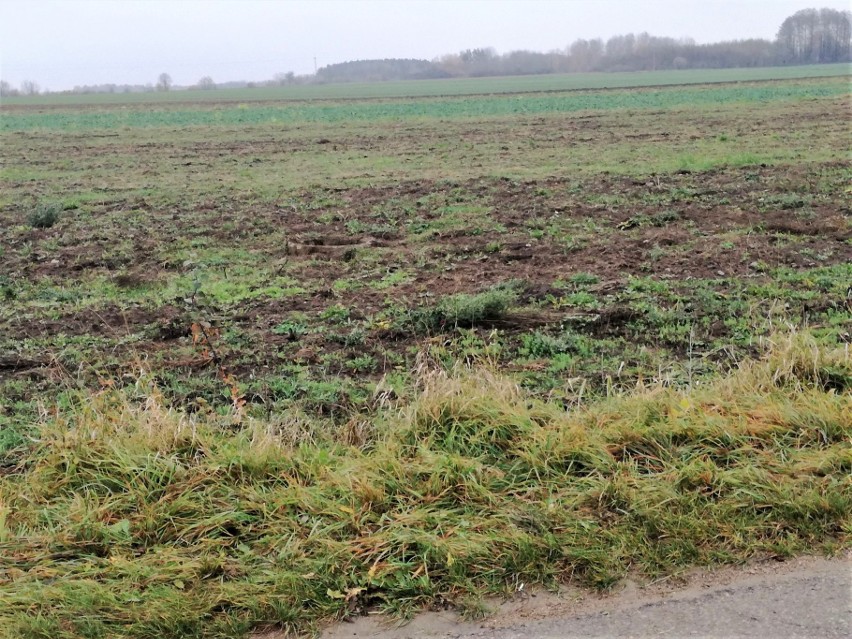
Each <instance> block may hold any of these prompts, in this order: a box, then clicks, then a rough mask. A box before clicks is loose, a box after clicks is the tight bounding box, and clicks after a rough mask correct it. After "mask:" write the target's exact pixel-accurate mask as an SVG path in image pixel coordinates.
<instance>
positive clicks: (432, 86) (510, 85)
mask: <svg viewBox="0 0 852 639" xmlns="http://www.w3.org/2000/svg"><path fill="white" fill-rule="evenodd" d="M849 72H850V65H849V64H848V63H836V64H820V65H813V64H809V65H805V66H788V67H754V68H745V69H685V70H678V71H645V72H635V71H632V72H622V73H612V72H607V73H570V74H547V75H520V76H508V77H506V76H499V77H484V78H450V79H446V80H404V81H396V82H350V83H331V84H305V85H298V84H297V85H290V86H278V87H267V86H264V87H255V88H252V89H248V88H247V89H224V90H213V91H211V90H202V89H188V90H175V91H165V92H159V93H120V92H119V93H100V94H83V95H80V94H51V95H36V96H15V97H9V98H6V103H7V104H10V105H28V106H36V105H40V106H49V105H54V106H59V105H72V104H73V105H82V104H93V105H94V104H139V103H147V104H150V103H179V102H256V101H272V100H275V101H279V100H317V99H324V100H328V99H346V100H351V99H353V98H414V97H417V98H423V97H436V96H460V95H484V94H506V93H529V92H553V91H575V90H582V89H624V88H631V87H652V86H667V85H684V84H709V83H723V82H757V81H762V80H791V79H797V78H815V77H833V76H834V77H840V76H848V75H849Z"/></svg>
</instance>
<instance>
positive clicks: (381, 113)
mask: <svg viewBox="0 0 852 639" xmlns="http://www.w3.org/2000/svg"><path fill="white" fill-rule="evenodd" d="M848 93H849V84H848V82H847V81H846V79H845V78H830V79H825V80H819V81H809V82H803V83H796V84H792V83H786V84H745V85H726V86H715V87H677V88H665V89H653V90H651V89H648V90H619V91H607V92H561V93H552V94H544V93H539V94H525V95H495V96H478V97H474V98H471V97H467V98H459V97H455V98H443V99H421V100H388V101H381V102H379V101H346V102H314V103H311V102H298V103H292V102H291V103H277V104H264V103H255V104H250V105H249V104H239V105H234V106H225V107H223V106H221V105H219V106H216V107H213V106H210V107H200V106H193V107H176V106H174V105H171V106H168V107H162V108H156V109H151V108H150V106H148V107H146V108H144V109H142V108H140V109H126V108H122V109H104V110H99V111H92V110H85V111H77V110H71V109H69V110H50V111H39V112H36V111H27V110H25V111H15V112H6V113H3V114H2V117H0V131H7V132H8V131H29V130H33V129H49V130H62V131H69V130H91V129H116V128H123V127H131V128H139V127H162V126H167V127H185V126H234V125H243V126H244V125H252V124H268V123H281V124H295V123H302V122H323V123H334V122H344V121H366V122H371V121H377V120H405V119H412V118H414V119H419V118H483V117H486V118H491V117H506V116H515V115H524V114H526V115H529V114H548V113H568V112H576V111H587V110H613V109H669V108H678V107H686V106H694V105H708V104H722V103H760V102H767V101H776V100H795V99H807V98H816V97H833V96H840V95H844V94H848Z"/></svg>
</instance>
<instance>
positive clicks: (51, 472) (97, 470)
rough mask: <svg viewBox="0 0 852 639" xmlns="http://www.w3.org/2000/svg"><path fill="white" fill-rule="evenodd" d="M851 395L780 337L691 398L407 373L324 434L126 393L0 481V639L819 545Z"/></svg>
mask: <svg viewBox="0 0 852 639" xmlns="http://www.w3.org/2000/svg"><path fill="white" fill-rule="evenodd" d="M850 385H852V357H850V353H849V352H848V348H846V347H842V346H841V347H838V348H836V349H834V350H832V349H827V348H825V347H819V346H817V344H816V343H815V342H814V341H812V340H811V339H810V338H809V337H808V335H806V334H798V335H779V336H776V337H775V338H773V340H771V342H770V343H768V344H767V354H766V356H765V357H764V358H762V359H760V360H756V361H751V362H746V363H744V364H743V365H742V366H741V367H740V369H739V370H738V371H736V372H735V373H733V374H732V375H730V376H729V377H727V378H724V379H717V380H716V381H714V382H712V383H709V384H707V385H704V386H695V387H693V388H691V389H689V390H688V391H682V390H676V389H672V388H665V387H653V388H645V389H641V390H637V391H636V392H635V393H632V394H629V395H624V396H618V397H611V398H609V399H607V400H603V401H599V402H597V403H594V404H591V405H588V406H584V407H582V408H579V409H576V410H573V411H571V412H566V411H565V410H563V409H562V408H561V407H560V406H556V405H554V404H550V403H546V402H542V401H539V400H536V399H533V398H531V397H530V396H529V395H528V394H527V393H525V392H524V391H523V390H522V389H521V388H519V387H518V386H517V385H516V384H514V383H513V382H511V381H509V380H508V379H506V378H505V377H502V376H500V375H498V374H495V373H492V372H489V371H483V370H459V371H457V372H455V373H453V374H447V373H442V372H427V373H424V374H423V376H422V377H421V380H420V388H419V392H418V393H417V396H416V399H415V400H413V401H412V402H411V403H410V404H409V405H407V406H404V407H401V408H399V407H398V408H396V409H390V408H389V409H386V410H385V411H384V412H382V413H381V415H382V416H381V419H380V420H379V421H377V422H376V423H373V424H370V425H368V426H367V425H364V424H363V423H361V422H359V421H358V419H357V416H353V422H352V423H351V428H346V429H343V430H342V431H341V432H339V433H336V432H330V431H328V430H327V429H323V428H315V427H314V426H313V425H312V423H311V422H310V420H308V419H307V418H305V417H304V416H298V415H295V416H292V418H285V419H279V421H278V422H276V423H268V422H262V421H253V420H249V419H246V420H244V421H243V423H242V424H241V425H238V426H235V425H234V423H233V420H232V419H231V418H230V417H229V416H227V415H225V416H222V415H217V414H215V413H212V412H209V413H203V412H202V413H196V414H193V415H190V414H187V413H184V412H180V411H176V410H172V409H169V408H168V407H167V406H165V404H164V402H163V400H162V399H161V398H160V397H159V395H158V393H157V391H156V389H155V388H152V387H151V386H149V385H147V384H145V383H143V382H140V384H139V385H138V386H137V388H136V389H135V391H134V392H129V393H128V392H118V391H113V390H107V391H104V392H102V393H100V394H98V395H94V396H81V397H80V398H79V405H78V406H77V408H76V409H74V410H68V411H63V412H62V413H61V414H58V415H53V416H50V417H47V418H45V420H44V423H43V424H42V427H41V430H40V435H39V439H38V441H36V442H33V443H32V445H31V448H30V450H28V451H27V452H26V454H23V455H21V456H20V460H21V461H20V464H19V465H18V466H17V467H14V468H11V469H6V470H4V471H3V472H4V474H3V475H2V476H0V634H2V635H3V636H8V637H48V636H49V637H51V638H52V639H57V638H64V637H157V638H158V639H162V638H163V637H240V636H245V635H246V634H247V633H248V632H249V631H250V630H251V629H252V628H256V627H258V626H263V625H275V626H278V627H282V628H285V629H289V630H291V631H293V632H294V633H303V632H304V633H307V632H310V631H311V629H312V628H314V627H315V626H314V624H316V623H319V622H322V621H324V620H329V619H332V618H339V617H343V616H346V615H350V614H356V613H357V612H358V611H359V610H361V609H363V608H365V607H367V606H379V607H381V608H384V609H386V610H387V611H390V612H395V613H398V614H407V613H410V612H411V611H413V610H414V609H416V608H418V607H422V606H428V605H430V604H434V603H439V602H447V601H449V602H452V603H461V604H464V602H467V604H464V605H471V604H470V602H471V601H473V602H475V601H476V598H477V597H479V596H482V595H484V594H486V593H489V592H490V593H494V592H504V591H507V590H511V589H513V588H514V587H516V585H517V584H518V583H519V582H524V583H539V584H544V585H553V584H555V583H558V582H564V581H568V580H572V581H575V582H579V583H583V584H587V585H589V586H593V587H607V586H609V585H611V584H613V583H614V582H615V581H616V580H618V579H619V578H620V577H621V576H623V575H624V574H625V572H626V571H627V570H628V569H629V568H638V569H640V570H642V571H644V572H645V573H647V574H649V575H656V574H663V573H668V572H671V571H675V570H677V569H679V568H681V567H684V566H689V565H696V564H709V563H714V562H740V561H744V560H746V559H748V558H749V557H752V556H755V555H766V554H769V555H778V556H783V555H789V554H792V553H796V552H800V551H803V550H805V549H807V550H821V551H824V552H832V551H834V550H836V549H838V548H839V547H841V546H844V545H846V543H847V541H848V534H849V532H850V526H852V524H851V523H850V514H852V481H850V471H852V452H851V451H850V436H852V417H850V416H852V394H850ZM355 431H357V433H356V434H357V437H355V436H354V435H353V433H355ZM352 441H357V442H358V443H359V446H357V447H356V446H353V445H351V443H347V442H352Z"/></svg>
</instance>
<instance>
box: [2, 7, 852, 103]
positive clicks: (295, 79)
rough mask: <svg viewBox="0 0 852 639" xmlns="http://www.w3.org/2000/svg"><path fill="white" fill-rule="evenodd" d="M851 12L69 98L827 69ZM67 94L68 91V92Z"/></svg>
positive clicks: (23, 89)
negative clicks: (713, 34) (761, 25)
mask: <svg viewBox="0 0 852 639" xmlns="http://www.w3.org/2000/svg"><path fill="white" fill-rule="evenodd" d="M850 52H852V12H849V11H837V10H835V9H803V10H802V11H798V12H797V13H795V14H793V15H791V16H790V17H788V18H787V19H786V20H784V22H783V23H782V24H781V27H780V28H779V29H778V33H777V35H776V37H775V39H774V40H764V39H758V38H753V39H749V40H732V41H728V42H716V43H712V44H696V43H695V41H694V40H692V39H690V38H685V39H675V38H665V37H658V36H652V35H650V34H648V33H640V34H639V35H635V34H632V33H631V34H628V35H619V36H615V37H612V38H609V39H608V40H606V41H604V40H602V39H600V38H596V39H594V40H577V41H575V42H574V43H573V44H571V45H569V46H568V47H566V48H565V49H561V50H557V51H550V52H547V53H539V52H536V51H511V52H509V53H504V54H498V53H497V52H496V51H495V50H494V49H492V48H480V49H467V50H466V51H462V52H460V53H453V54H449V55H444V56H441V57H439V58H436V59H435V60H412V59H399V58H393V59H386V60H357V61H353V62H342V63H339V64H330V65H328V66H325V67H322V68H320V69H319V70H318V71H317V72H316V74H310V75H296V74H295V73H293V72H292V71H288V72H286V73H284V72H282V73H277V74H275V76H274V77H273V78H272V79H271V80H267V81H261V82H249V81H245V80H240V81H232V82H224V83H218V84H217V83H216V82H214V81H213V79H212V78H211V77H210V76H204V77H202V78H201V79H200V80H199V81H198V82H197V83H196V84H195V85H193V86H190V87H176V86H173V85H172V80H171V76H169V74H168V73H161V74H160V76H159V78H158V79H157V82H156V84H154V83H151V84H147V85H128V84H99V85H84V86H77V87H74V89H73V90H72V91H70V93H118V92H121V93H136V92H144V91H170V90H177V89H207V90H212V89H224V88H254V87H258V86H287V85H293V84H315V83H336V82H377V81H385V80H422V79H428V78H472V77H483V76H500V75H532V74H547V73H581V72H589V71H658V70H667V69H724V68H735V67H768V66H782V65H800V64H822V63H832V62H847V61H850V60H852V55H850ZM39 92H40V88H39V85H38V84H37V83H36V82H33V81H31V80H26V81H24V82H22V83H21V86H20V88H15V87H12V86H10V85H9V83H8V82H5V81H0V96H10V95H35V94H38V93H39ZM65 93H68V92H65Z"/></svg>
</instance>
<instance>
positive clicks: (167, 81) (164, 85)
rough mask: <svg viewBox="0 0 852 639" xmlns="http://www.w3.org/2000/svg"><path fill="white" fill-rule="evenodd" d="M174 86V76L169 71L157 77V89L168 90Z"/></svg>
mask: <svg viewBox="0 0 852 639" xmlns="http://www.w3.org/2000/svg"><path fill="white" fill-rule="evenodd" d="M171 88H172V76H170V75H169V74H168V73H161V74H160V76H159V77H158V78H157V91H168V90H169V89H171Z"/></svg>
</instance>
